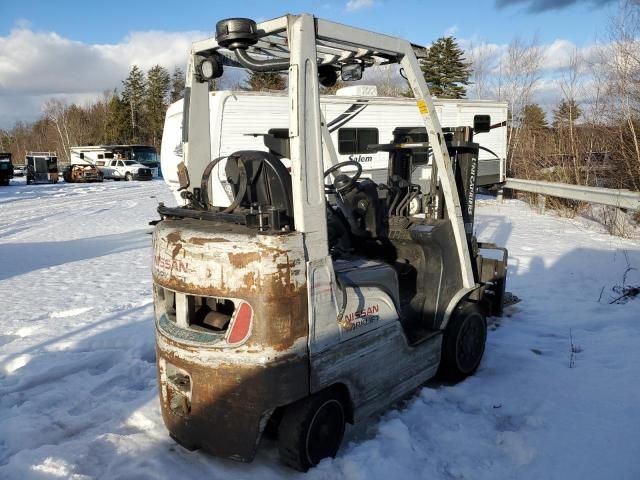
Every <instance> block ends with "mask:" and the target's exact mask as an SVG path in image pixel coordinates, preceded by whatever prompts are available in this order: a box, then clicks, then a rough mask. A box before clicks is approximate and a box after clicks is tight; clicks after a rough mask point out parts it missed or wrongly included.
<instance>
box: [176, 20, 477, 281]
mask: <svg viewBox="0 0 640 480" xmlns="http://www.w3.org/2000/svg"><path fill="white" fill-rule="evenodd" d="M216 31H217V35H216V38H210V39H207V40H203V41H201V42H196V43H194V45H193V47H192V51H191V55H190V58H189V64H188V68H187V78H186V89H185V108H184V114H183V115H184V117H183V151H184V163H183V164H181V165H179V167H178V168H179V171H180V175H179V176H180V178H181V188H182V189H183V190H184V192H185V193H184V194H183V196H184V198H194V197H195V198H196V199H197V198H199V196H200V195H201V189H202V187H201V182H199V180H200V178H202V176H203V173H204V172H205V169H206V167H207V165H208V164H209V163H210V161H211V160H212V159H211V139H210V132H211V129H210V125H209V122H210V115H209V102H208V95H209V91H208V83H207V81H204V80H203V78H204V77H203V67H205V68H204V70H205V72H204V75H205V76H206V75H207V73H208V71H209V70H210V67H209V65H210V64H213V65H214V68H213V70H215V71H219V72H220V74H221V72H222V67H223V65H231V66H238V67H243V68H245V67H251V68H253V69H258V70H259V71H287V72H288V80H289V81H288V85H289V86H288V90H289V105H290V111H289V146H290V159H291V165H292V166H291V177H292V202H293V217H294V224H295V229H296V230H297V231H300V232H303V233H304V235H305V243H306V251H307V261H309V262H313V261H316V260H322V259H326V258H327V257H328V255H329V252H328V248H327V225H326V212H325V194H324V190H323V176H324V175H323V165H324V163H325V162H323V154H324V155H325V156H329V157H330V158H327V161H326V164H329V165H332V164H335V163H336V159H335V155H333V156H332V155H331V152H332V151H333V146H332V145H329V143H330V141H324V142H323V137H324V138H325V139H328V134H327V132H323V130H324V129H326V127H324V126H323V121H322V114H321V110H320V99H319V73H323V71H324V70H325V69H327V68H328V67H333V68H337V69H340V68H343V67H344V66H345V65H353V64H360V65H363V66H367V67H368V66H373V65H380V64H389V63H399V64H400V66H401V67H402V68H403V70H404V72H405V74H406V76H407V79H408V81H409V85H410V87H411V90H412V92H413V94H414V96H415V99H416V106H417V108H418V110H419V112H420V115H421V117H422V119H423V121H424V128H425V130H426V132H427V134H428V136H429V138H431V139H438V140H437V141H432V142H431V143H430V148H431V150H432V154H433V158H434V161H435V165H436V166H437V169H436V170H437V176H438V186H439V191H440V196H441V199H442V200H443V204H444V205H446V209H447V212H448V213H447V215H448V217H449V219H450V220H451V224H452V227H453V235H454V239H455V244H456V252H457V256H458V261H459V264H460V275H461V281H462V284H463V286H464V289H465V292H466V293H468V292H470V291H472V290H474V289H475V288H476V281H475V279H474V274H473V267H472V260H471V255H470V252H469V248H468V242H467V229H466V228H465V223H468V222H467V221H466V220H468V219H465V214H463V208H462V204H461V201H460V197H459V195H458V193H457V189H458V187H457V186H456V174H455V171H454V168H453V165H452V163H451V162H450V161H449V158H450V153H449V151H448V145H447V143H446V142H445V141H444V139H445V137H444V134H443V131H442V129H441V127H440V122H439V120H438V117H437V115H436V110H435V108H434V105H433V101H432V99H431V95H430V93H429V89H428V87H427V85H426V82H425V80H424V77H423V75H422V71H421V69H420V64H419V62H418V59H417V57H416V49H417V47H415V46H414V45H412V44H411V43H409V42H407V41H405V40H402V39H399V38H393V37H388V36H385V35H380V34H375V33H372V32H369V31H366V30H361V29H358V28H353V27H349V26H346V25H342V24H338V23H335V22H330V21H326V20H322V19H319V18H315V17H313V16H311V15H306V14H303V15H286V16H284V17H280V18H277V19H274V20H269V21H266V22H262V23H259V24H255V23H252V21H248V20H247V19H229V20H225V21H224V22H219V24H218V26H217V30H216ZM266 55H268V57H267V59H265V56H266ZM320 69H322V71H320ZM331 157H333V158H331ZM208 188H210V187H208ZM208 198H211V197H210V195H209V196H208Z"/></svg>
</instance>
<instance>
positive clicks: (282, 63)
mask: <svg viewBox="0 0 640 480" xmlns="http://www.w3.org/2000/svg"><path fill="white" fill-rule="evenodd" d="M236 58H237V59H238V62H240V64H241V65H242V66H243V67H245V68H248V69H249V70H253V71H254V72H279V71H282V70H287V69H288V68H289V59H288V58H269V59H265V60H259V59H257V58H254V57H252V56H251V55H249V54H248V53H247V51H246V50H243V49H241V48H238V49H236Z"/></svg>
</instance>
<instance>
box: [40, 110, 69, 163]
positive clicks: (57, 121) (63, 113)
mask: <svg viewBox="0 0 640 480" xmlns="http://www.w3.org/2000/svg"><path fill="white" fill-rule="evenodd" d="M67 110H68V108H67V106H66V105H65V104H64V103H63V102H62V101H60V100H58V99H51V100H48V101H47V102H46V103H45V104H44V107H43V112H44V115H45V117H46V118H47V119H48V120H49V121H51V122H52V123H53V125H54V126H55V129H56V131H57V132H58V135H59V137H60V145H61V146H62V150H63V152H64V156H65V159H66V161H68V160H69V147H70V146H71V139H70V136H69V125H68V124H69V122H68V116H67Z"/></svg>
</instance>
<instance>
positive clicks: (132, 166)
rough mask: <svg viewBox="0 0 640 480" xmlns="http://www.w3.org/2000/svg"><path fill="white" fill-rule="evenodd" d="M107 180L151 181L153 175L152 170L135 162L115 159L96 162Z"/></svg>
mask: <svg viewBox="0 0 640 480" xmlns="http://www.w3.org/2000/svg"><path fill="white" fill-rule="evenodd" d="M96 165H97V167H98V168H99V169H100V170H101V171H102V174H103V176H104V178H105V179H107V178H111V179H113V180H127V181H130V180H151V179H152V178H153V173H152V171H151V169H150V168H148V167H145V166H144V165H140V164H139V163H137V162H135V161H134V160H121V159H113V160H106V161H104V162H101V161H98V162H96Z"/></svg>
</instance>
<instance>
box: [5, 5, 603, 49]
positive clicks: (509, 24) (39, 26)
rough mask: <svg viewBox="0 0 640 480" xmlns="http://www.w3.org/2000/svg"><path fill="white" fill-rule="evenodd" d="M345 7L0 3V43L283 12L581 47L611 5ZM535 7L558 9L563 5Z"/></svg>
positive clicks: (111, 37) (421, 34) (396, 31)
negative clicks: (21, 28)
mask: <svg viewBox="0 0 640 480" xmlns="http://www.w3.org/2000/svg"><path fill="white" fill-rule="evenodd" d="M347 3H348V2H346V1H322V0H321V1H308V0H307V1H297V2H291V1H257V0H248V1H238V2H229V1H225V2H215V1H211V0H208V1H205V0H182V1H178V2H175V1H173V2H159V1H151V0H141V1H135V0H130V1H120V0H115V1H108V2H90V1H87V0H84V1H71V0H66V1H65V0H59V1H46V0H40V1H34V0H2V2H1V3H0V35H6V34H8V33H9V31H10V30H11V29H12V28H14V27H15V25H16V24H18V23H20V22H24V21H26V22H28V23H27V24H30V26H31V28H33V29H34V30H40V31H42V30H44V31H54V32H57V33H58V34H60V35H62V36H64V37H67V38H69V39H73V40H79V41H82V42H88V43H116V42H118V41H119V40H121V39H123V38H124V37H126V36H127V35H128V34H129V33H130V32H134V31H145V30H163V31H169V32H181V31H190V30H198V31H202V32H207V31H212V30H213V28H214V25H215V22H216V21H217V20H218V19H221V18H225V17H232V16H242V17H250V18H254V19H258V20H259V19H268V18H273V17H277V16H280V15H282V14H283V13H287V12H289V13H301V12H309V13H313V14H315V15H317V16H321V17H324V18H328V19H331V20H335V21H340V22H343V23H347V24H350V23H354V24H357V25H358V26H360V27H363V28H368V29H371V30H375V31H379V32H382V33H388V34H392V35H398V36H403V37H405V38H407V39H409V40H411V41H414V42H416V43H429V42H430V41H431V40H433V39H435V38H437V37H439V36H441V35H443V34H444V33H446V32H447V33H448V32H450V31H451V30H450V29H452V28H453V29H454V35H455V36H456V37H463V38H473V37H476V38H480V39H482V40H486V41H488V42H491V43H508V42H509V41H510V40H511V39H512V38H513V37H514V36H516V35H528V36H530V35H533V34H535V33H537V34H538V38H539V40H540V41H542V42H545V43H551V42H552V41H553V40H555V39H557V38H564V39H567V40H570V41H572V42H573V43H575V44H576V45H578V46H583V45H586V44H588V43H590V42H593V41H594V39H595V36H596V34H597V30H598V27H602V26H603V25H604V24H606V21H607V16H608V12H609V10H610V9H611V6H612V5H613V3H612V2H602V1H586V2H585V1H576V2H570V3H572V4H570V5H568V6H565V7H564V8H554V9H549V10H546V11H542V12H532V11H531V7H530V5H531V2H528V1H512V2H508V3H511V5H506V6H503V7H497V6H496V3H497V2H495V1H492V0H484V1H483V0H479V1H472V0H460V1H457V2H442V1H419V0H407V1H401V0H397V1H389V0H378V1H373V2H367V1H362V2H360V3H361V4H362V5H363V6H362V7H360V8H356V9H352V10H349V9H348V8H347V6H346V5H347ZM357 3H358V2H356V4H357ZM502 3H507V2H502ZM534 3H538V2H534ZM542 3H547V4H553V3H555V4H557V5H562V4H563V3H567V1H566V0H564V1H563V0H559V1H557V2H542ZM607 3H608V5H607ZM356 6H357V5H356ZM600 33H603V32H600Z"/></svg>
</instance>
